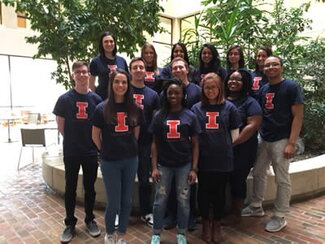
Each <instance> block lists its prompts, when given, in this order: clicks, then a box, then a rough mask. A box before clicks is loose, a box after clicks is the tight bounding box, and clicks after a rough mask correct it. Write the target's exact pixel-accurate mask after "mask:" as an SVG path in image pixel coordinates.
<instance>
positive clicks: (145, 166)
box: [138, 144, 152, 216]
mask: <svg viewBox="0 0 325 244" xmlns="http://www.w3.org/2000/svg"><path fill="white" fill-rule="evenodd" d="M150 154H151V144H143V145H142V144H139V167H138V180H139V201H140V211H141V215H142V216H145V215H147V214H149V213H152V200H151V199H152V198H151V195H152V184H151V183H150V181H149V179H150V172H151V158H150Z"/></svg>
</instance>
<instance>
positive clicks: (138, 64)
mask: <svg viewBox="0 0 325 244" xmlns="http://www.w3.org/2000/svg"><path fill="white" fill-rule="evenodd" d="M130 72H131V75H132V80H134V81H144V77H145V76H146V67H145V65H144V63H143V62H142V61H141V60H138V61H134V62H133V63H132V64H131V67H130Z"/></svg>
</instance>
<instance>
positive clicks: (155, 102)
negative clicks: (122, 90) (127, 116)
mask: <svg viewBox="0 0 325 244" xmlns="http://www.w3.org/2000/svg"><path fill="white" fill-rule="evenodd" d="M132 91H133V98H134V101H135V103H136V104H138V105H139V107H140V108H141V109H142V110H143V111H144V122H143V123H142V124H141V129H140V135H139V140H138V141H139V143H142V144H146V143H151V140H152V136H151V134H150V133H148V128H149V125H150V123H151V120H152V117H153V112H154V110H158V109H159V96H158V94H157V92H155V91H154V90H152V89H150V88H149V87H146V86H144V87H142V88H137V87H134V86H132Z"/></svg>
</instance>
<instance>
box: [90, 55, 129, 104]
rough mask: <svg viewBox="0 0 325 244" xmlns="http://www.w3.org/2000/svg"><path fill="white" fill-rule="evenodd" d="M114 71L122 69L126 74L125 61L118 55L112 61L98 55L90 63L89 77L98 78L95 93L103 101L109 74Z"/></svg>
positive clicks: (105, 95)
mask: <svg viewBox="0 0 325 244" xmlns="http://www.w3.org/2000/svg"><path fill="white" fill-rule="evenodd" d="M116 69H122V70H125V71H127V72H128V65H127V63H126V61H125V59H124V58H122V57H120V56H118V55H116V56H115V58H114V59H108V58H106V57H105V56H102V55H99V56H96V57H94V58H93V59H92V60H91V62H90V66H89V70H90V73H91V75H92V76H98V86H97V88H96V93H97V94H98V95H100V96H101V97H102V98H103V100H104V99H106V98H107V89H108V81H109V74H110V73H111V72H113V71H115V70H116Z"/></svg>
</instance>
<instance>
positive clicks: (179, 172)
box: [153, 163, 191, 234]
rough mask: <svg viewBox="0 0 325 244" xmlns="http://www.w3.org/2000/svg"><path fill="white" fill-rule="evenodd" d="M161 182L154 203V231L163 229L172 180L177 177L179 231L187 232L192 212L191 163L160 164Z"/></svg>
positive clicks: (157, 232) (181, 232)
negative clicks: (183, 164) (170, 165)
mask: <svg viewBox="0 0 325 244" xmlns="http://www.w3.org/2000/svg"><path fill="white" fill-rule="evenodd" d="M158 170H159V172H160V182H159V183H157V184H156V193H155V201H154V204H153V218H154V221H153V232H154V234H160V232H161V231H162V229H163V224H164V216H165V212H166V206H167V201H168V196H169V193H170V191H171V184H172V180H173V178H174V177H175V186H176V198H177V233H179V234H185V231H186V229H187V223H188V218H189V212H190V195H191V191H190V185H189V184H188V174H189V172H190V170H191V163H188V164H186V165H185V166H182V167H177V168H176V167H175V168H172V167H164V166H161V165H158Z"/></svg>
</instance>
